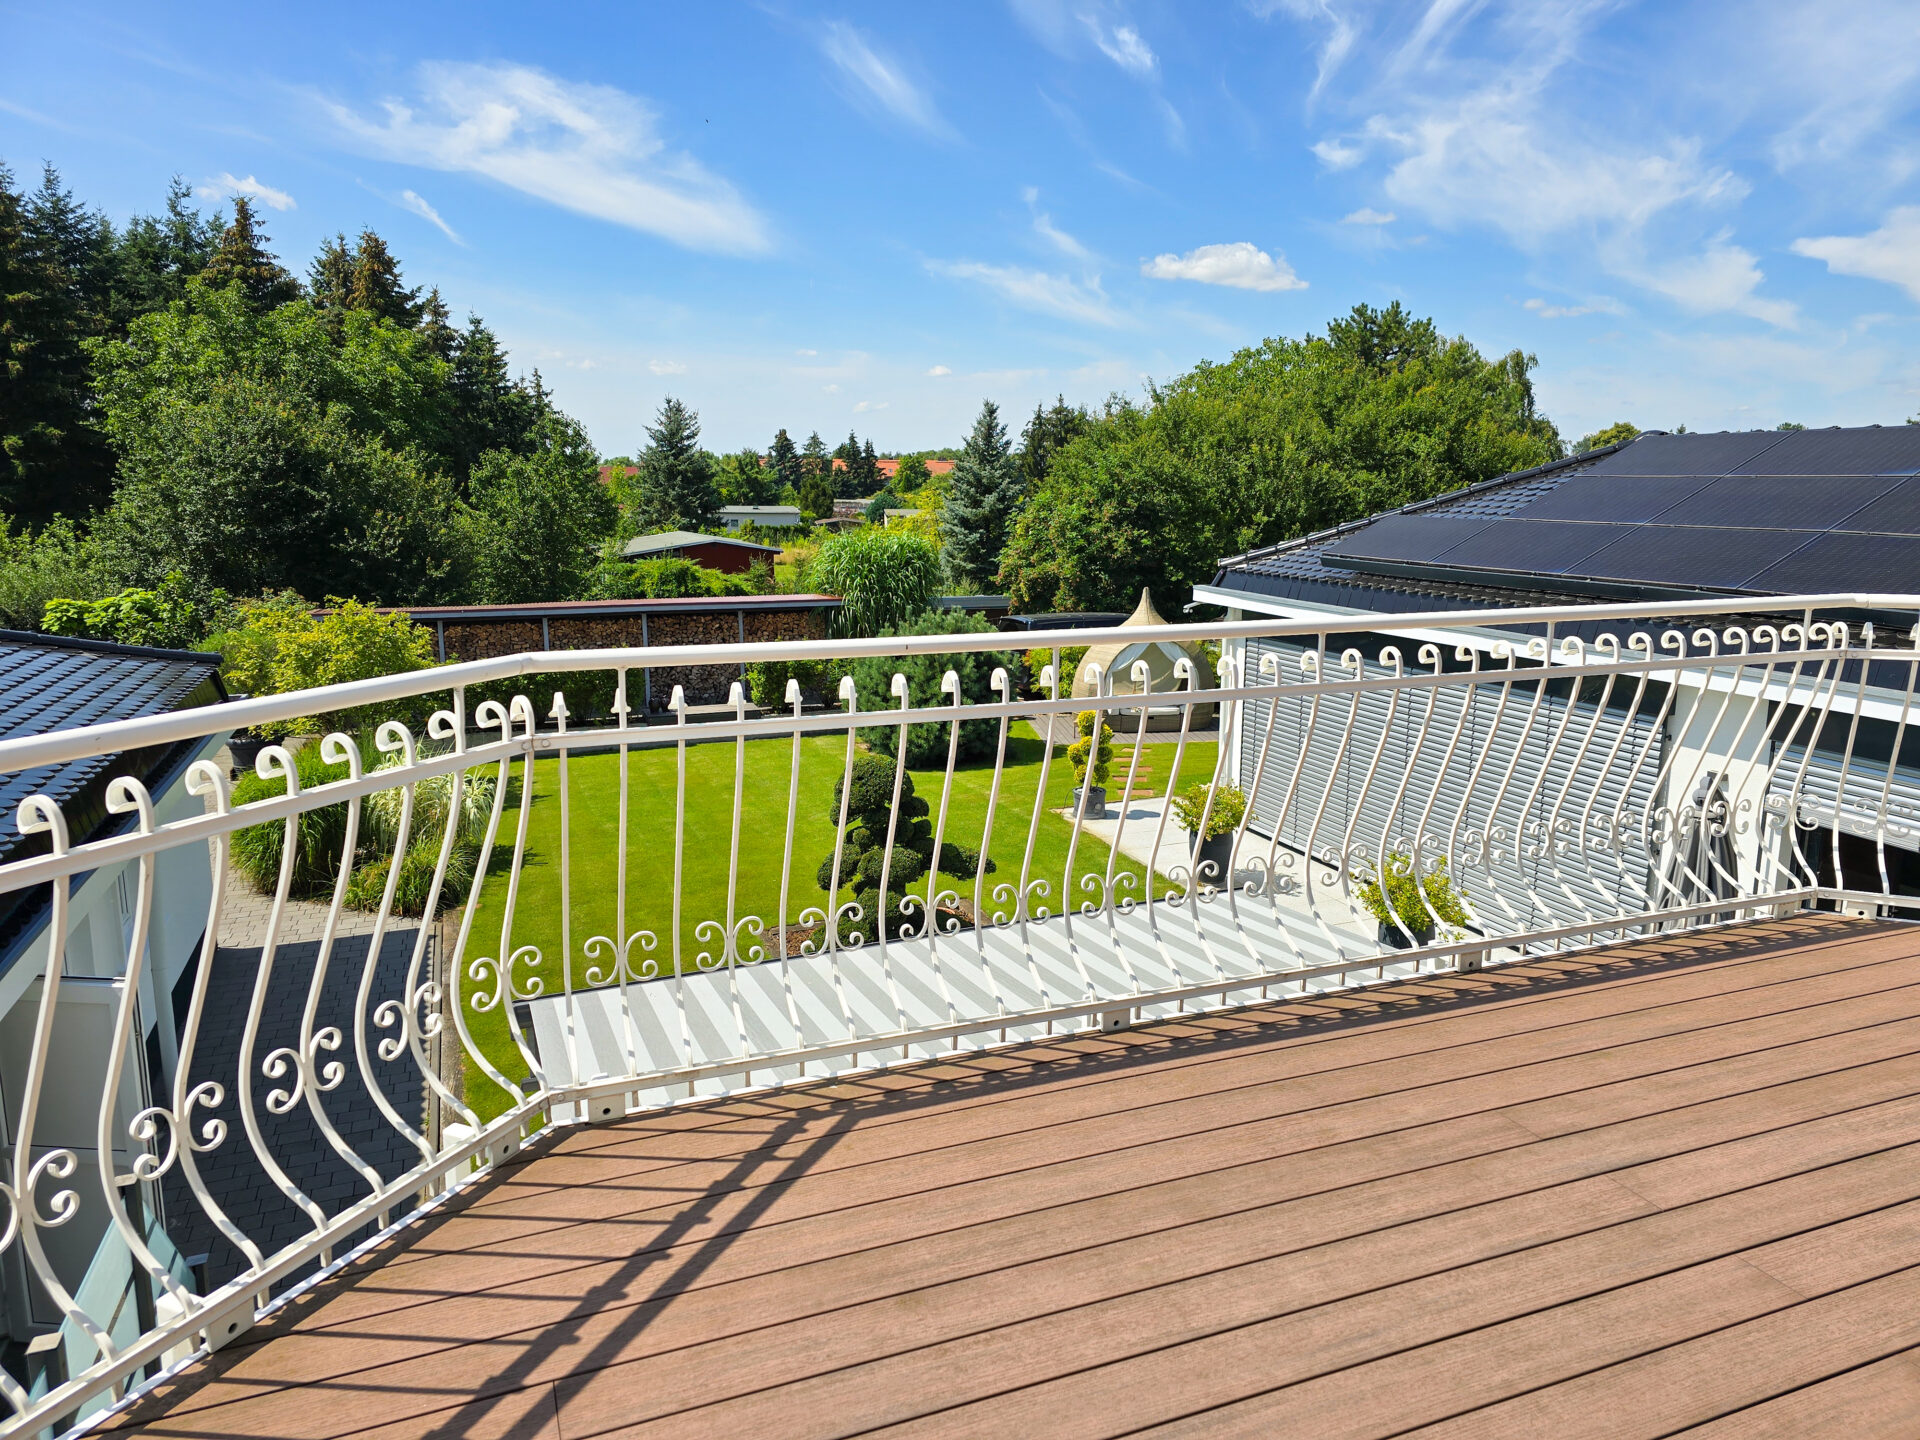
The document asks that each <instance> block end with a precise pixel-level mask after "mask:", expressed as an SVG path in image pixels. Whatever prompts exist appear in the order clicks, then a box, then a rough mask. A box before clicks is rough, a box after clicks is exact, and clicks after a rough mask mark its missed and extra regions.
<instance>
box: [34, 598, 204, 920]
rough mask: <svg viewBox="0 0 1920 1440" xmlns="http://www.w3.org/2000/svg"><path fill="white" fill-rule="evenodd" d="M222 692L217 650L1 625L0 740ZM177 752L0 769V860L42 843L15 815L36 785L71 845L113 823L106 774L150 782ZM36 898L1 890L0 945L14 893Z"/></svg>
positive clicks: (166, 770) (164, 709)
mask: <svg viewBox="0 0 1920 1440" xmlns="http://www.w3.org/2000/svg"><path fill="white" fill-rule="evenodd" d="M226 698H227V692H226V689H225V687H223V686H222V685H221V683H220V657H219V656H218V655H205V654H200V653H198V652H195V651H188V650H148V649H143V648H141V647H138V646H132V645H108V644H104V643H101V642H99V641H91V640H68V639H63V638H61V637H60V636H56V635H32V634H25V633H22V632H19V631H13V630H0V740H11V739H17V738H20V737H23V736H27V735H45V734H48V733H49V732H51V731H55V730H72V729H76V728H78V727H80V726H82V725H98V724H101V723H104V722H106V721H109V720H135V719H139V718H140V717H142V716H145V715H164V714H167V713H169V712H171V711H175V710H187V709H192V708H194V707H196V706H201V705H213V704H218V703H219V702H220V701H223V700H225V699H226ZM186 748H187V749H190V748H192V747H191V746H188V747H186ZM184 753H185V752H184V750H183V749H182V747H179V746H163V747H159V748H157V749H152V750H137V751H130V752H126V753H122V754H116V755H103V756H95V757H94V758H92V759H88V760H75V761H73V762H71V763H69V764H66V765H48V766H41V767H39V768H36V769H32V770H20V771H14V772H11V773H5V774H0V863H3V862H5V861H8V860H14V859H18V858H21V857H22V856H25V855H32V854H38V853H43V852H44V851H45V850H46V849H47V847H48V841H47V838H46V836H44V835H22V834H21V833H20V831H19V827H18V825H17V824H16V817H17V816H18V814H19V809H20V802H21V801H22V800H24V799H25V798H26V797H27V796H29V795H34V794H42V795H46V796H49V797H50V798H51V799H52V800H53V801H54V802H55V803H57V804H58V805H59V806H60V807H61V809H62V811H63V812H64V813H65V815H66V818H67V828H68V831H69V838H70V839H71V840H72V842H73V843H74V844H76V845H77V844H79V843H80V842H81V841H83V840H86V839H89V838H91V837H92V836H94V835H96V834H97V833H99V832H100V831H101V830H103V829H104V828H105V827H106V826H107V824H108V823H109V822H115V823H118V821H119V817H117V816H110V815H108V813H107V809H106V793H107V785H108V782H109V781H111V780H112V779H113V778H114V777H115V776H118V775H133V776H135V777H137V778H139V779H141V780H143V781H145V782H147V784H148V785H149V787H150V788H151V787H152V786H154V784H155V783H156V781H157V779H158V778H162V777H164V778H171V771H172V770H173V768H174V767H175V765H176V764H177V763H178V761H179V760H180V759H181V758H182V755H183V754H184ZM36 897H37V892H19V891H16V892H14V894H13V895H10V896H0V945H3V944H4V943H5V942H6V941H7V940H10V939H12V938H14V936H15V935H16V934H17V931H18V928H19V927H18V924H17V923H16V922H18V921H20V920H21V919H23V918H24V916H23V915H22V914H14V913H12V912H15V911H21V910H23V909H24V908H30V907H24V906H23V904H22V902H24V901H28V900H31V899H33V898H36Z"/></svg>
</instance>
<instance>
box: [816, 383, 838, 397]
mask: <svg viewBox="0 0 1920 1440" xmlns="http://www.w3.org/2000/svg"><path fill="white" fill-rule="evenodd" d="M820 388H821V389H822V390H824V391H826V393H827V394H829V395H838V394H839V393H840V387H839V385H837V384H834V385H822V386H821V387H820Z"/></svg>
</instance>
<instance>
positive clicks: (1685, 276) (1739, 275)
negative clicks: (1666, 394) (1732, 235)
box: [1613, 234, 1800, 329]
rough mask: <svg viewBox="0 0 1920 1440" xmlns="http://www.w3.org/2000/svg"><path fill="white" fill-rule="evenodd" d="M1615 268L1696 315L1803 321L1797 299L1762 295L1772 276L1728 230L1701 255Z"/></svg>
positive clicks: (1787, 324) (1786, 325) (1790, 323)
mask: <svg viewBox="0 0 1920 1440" xmlns="http://www.w3.org/2000/svg"><path fill="white" fill-rule="evenodd" d="M1613 268H1614V270H1615V273H1617V274H1620V275H1622V276H1624V277H1625V278H1626V279H1629V280H1631V281H1633V282H1634V284H1636V285H1640V286H1643V287H1645V288H1646V289H1648V290H1651V291H1653V292H1654V293H1655V294H1658V295H1664V296H1666V297H1667V298H1668V299H1669V300H1672V301H1673V302H1674V303H1675V304H1676V305H1678V306H1679V307H1680V308H1681V309H1683V310H1688V311H1691V312H1693V313H1694V314H1696V315H1711V314H1715V313H1721V312H1728V311H1731V312H1732V313H1734V314H1738V315H1748V316H1751V317H1752V318H1754V319H1755V320H1762V321H1765V322H1766V323H1767V324H1769V325H1776V326H1779V327H1780V328H1781V329H1792V328H1793V327H1794V326H1795V325H1797V324H1798V323H1799V318H1800V317H1799V310H1798V309H1797V307H1795V306H1794V305H1793V303H1792V302H1791V301H1787V300H1769V299H1767V298H1766V297H1764V296H1762V295H1760V294H1758V293H1757V292H1758V291H1759V288H1760V283H1761V281H1762V280H1764V279H1765V278H1766V277H1765V276H1764V275H1763V274H1761V271H1760V265H1759V262H1758V261H1757V260H1756V259H1755V258H1754V256H1753V253H1752V252H1751V251H1749V250H1745V249H1742V248H1741V247H1740V246H1738V245H1735V244H1733V243H1731V241H1730V240H1729V239H1728V237H1727V236H1726V235H1724V234H1721V235H1717V236H1715V237H1714V238H1713V239H1712V240H1710V241H1708V242H1707V244H1706V245H1705V247H1703V248H1702V249H1701V251H1700V252H1699V254H1697V255H1684V256H1681V257H1679V258H1678V259H1672V260H1665V261H1658V262H1653V263H1650V264H1634V263H1631V262H1616V263H1615V265H1614V267H1613Z"/></svg>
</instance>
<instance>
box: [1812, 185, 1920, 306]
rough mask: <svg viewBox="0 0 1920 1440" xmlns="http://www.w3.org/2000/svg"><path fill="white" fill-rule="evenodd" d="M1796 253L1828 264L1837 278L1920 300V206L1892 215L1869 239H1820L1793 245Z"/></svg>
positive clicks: (1907, 208)
mask: <svg viewBox="0 0 1920 1440" xmlns="http://www.w3.org/2000/svg"><path fill="white" fill-rule="evenodd" d="M1793 253H1794V254H1796V255H1805V256H1806V257H1807V258H1808V259H1810V260H1824V261H1826V262H1827V269H1828V270H1829V271H1831V272H1832V273H1833V274H1835V275H1857V276H1859V277H1861V278H1862V279H1865V280H1884V281H1885V282H1886V283H1887V284H1889V285H1898V286H1899V287H1900V288H1901V289H1902V290H1905V291H1906V292H1907V294H1909V295H1910V296H1912V297H1913V298H1914V299H1915V300H1920V205H1902V206H1900V207H1899V208H1898V209H1896V210H1893V211H1890V212H1889V213H1888V215H1887V218H1886V220H1885V222H1884V223H1882V225H1881V226H1880V228H1879V229H1878V230H1869V231H1868V232H1867V233H1866V234H1865V235H1820V236H1811V237H1808V238H1806V239H1802V240H1796V241H1794V242H1793Z"/></svg>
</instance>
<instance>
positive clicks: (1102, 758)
mask: <svg viewBox="0 0 1920 1440" xmlns="http://www.w3.org/2000/svg"><path fill="white" fill-rule="evenodd" d="M1074 724H1075V726H1076V727H1077V728H1078V729H1079V731H1080V738H1079V739H1078V740H1076V741H1074V742H1073V744H1071V745H1069V746H1068V747H1067V759H1069V760H1071V761H1072V762H1073V813H1074V814H1075V815H1078V814H1080V813H1081V794H1082V792H1084V793H1085V795H1086V813H1087V814H1088V815H1089V816H1102V815H1105V814H1106V813H1107V777H1108V776H1109V775H1111V774H1112V773H1113V727H1112V726H1111V725H1109V724H1107V723H1106V722H1105V721H1104V720H1102V719H1101V718H1100V712H1099V711H1097V710H1082V711H1081V712H1080V713H1079V714H1078V715H1076V716H1075V717H1074ZM1096 730H1097V731H1098V734H1097V735H1096V733H1095V732H1096Z"/></svg>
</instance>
